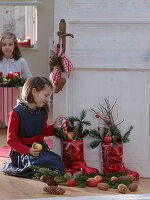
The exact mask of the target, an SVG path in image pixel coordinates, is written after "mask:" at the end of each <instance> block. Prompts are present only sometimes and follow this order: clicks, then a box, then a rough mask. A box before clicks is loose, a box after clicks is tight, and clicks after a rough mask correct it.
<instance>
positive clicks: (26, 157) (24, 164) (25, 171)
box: [2, 102, 64, 178]
mask: <svg viewBox="0 0 150 200" xmlns="http://www.w3.org/2000/svg"><path fill="white" fill-rule="evenodd" d="M13 109H14V110H15V111H16V112H17V114H18V116H19V130H18V135H19V137H20V138H29V140H30V137H34V136H37V135H39V136H41V133H42V132H43V130H44V125H45V120H46V118H47V112H46V110H45V109H43V108H39V109H36V110H33V109H30V108H28V107H27V106H26V105H25V104H24V103H22V102H21V103H19V105H17V106H16V107H14V108H13ZM40 143H41V144H42V146H43V150H42V151H41V152H40V155H39V156H32V155H30V154H21V153H20V152H17V151H14V150H13V149H11V150H10V158H11V162H6V163H5V164H4V168H3V170H2V171H3V172H4V173H6V174H8V175H11V176H18V177H25V178H31V177H33V176H34V173H35V172H34V171H33V170H32V169H30V165H36V166H38V167H45V168H49V169H52V170H59V171H64V165H63V162H62V160H61V157H60V156H59V155H57V154H56V153H54V152H52V151H50V149H49V147H48V145H47V144H46V142H45V141H44V140H43V141H41V142H40ZM24 145H26V146H29V147H31V146H32V144H24Z"/></svg>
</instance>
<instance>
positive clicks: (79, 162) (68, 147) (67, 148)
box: [63, 139, 99, 174]
mask: <svg viewBox="0 0 150 200" xmlns="http://www.w3.org/2000/svg"><path fill="white" fill-rule="evenodd" d="M63 162H64V166H65V170H66V171H67V172H70V173H72V174H74V173H76V172H77V171H83V172H86V173H92V172H95V173H99V171H98V169H96V168H92V167H88V166H87V164H86V162H85V160H84V151H83V139H80V140H69V139H66V140H63Z"/></svg>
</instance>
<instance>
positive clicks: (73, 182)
mask: <svg viewBox="0 0 150 200" xmlns="http://www.w3.org/2000/svg"><path fill="white" fill-rule="evenodd" d="M66 184H67V185H68V186H71V187H73V186H76V180H75V179H74V178H69V179H68V180H67V182H66Z"/></svg>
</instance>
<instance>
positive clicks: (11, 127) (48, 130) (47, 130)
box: [7, 110, 54, 154]
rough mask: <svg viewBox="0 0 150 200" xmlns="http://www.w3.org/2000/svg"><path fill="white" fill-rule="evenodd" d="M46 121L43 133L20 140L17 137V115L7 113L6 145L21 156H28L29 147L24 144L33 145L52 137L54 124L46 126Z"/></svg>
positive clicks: (12, 112) (14, 112) (15, 113)
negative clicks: (46, 137)
mask: <svg viewBox="0 0 150 200" xmlns="http://www.w3.org/2000/svg"><path fill="white" fill-rule="evenodd" d="M47 120H48V119H46V121H45V127H44V131H43V132H42V133H41V134H40V135H38V136H34V137H30V138H22V137H19V136H18V129H19V118H18V114H17V112H16V111H15V110H12V111H11V112H10V113H9V122H8V129H7V143H8V145H9V146H10V148H11V149H13V150H14V151H17V152H20V153H21V154H29V149H30V147H28V146H26V145H24V144H33V143H34V142H37V143H38V142H41V141H43V139H44V137H45V136H52V135H54V124H52V125H48V124H47Z"/></svg>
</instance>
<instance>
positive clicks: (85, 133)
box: [82, 129, 90, 138]
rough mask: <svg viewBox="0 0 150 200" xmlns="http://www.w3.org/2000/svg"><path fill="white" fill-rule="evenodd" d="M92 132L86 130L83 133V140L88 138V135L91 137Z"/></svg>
mask: <svg viewBox="0 0 150 200" xmlns="http://www.w3.org/2000/svg"><path fill="white" fill-rule="evenodd" d="M89 133H90V131H89V130H88V129H85V130H84V131H83V132H82V138H84V137H86V136H87V135H89Z"/></svg>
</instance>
